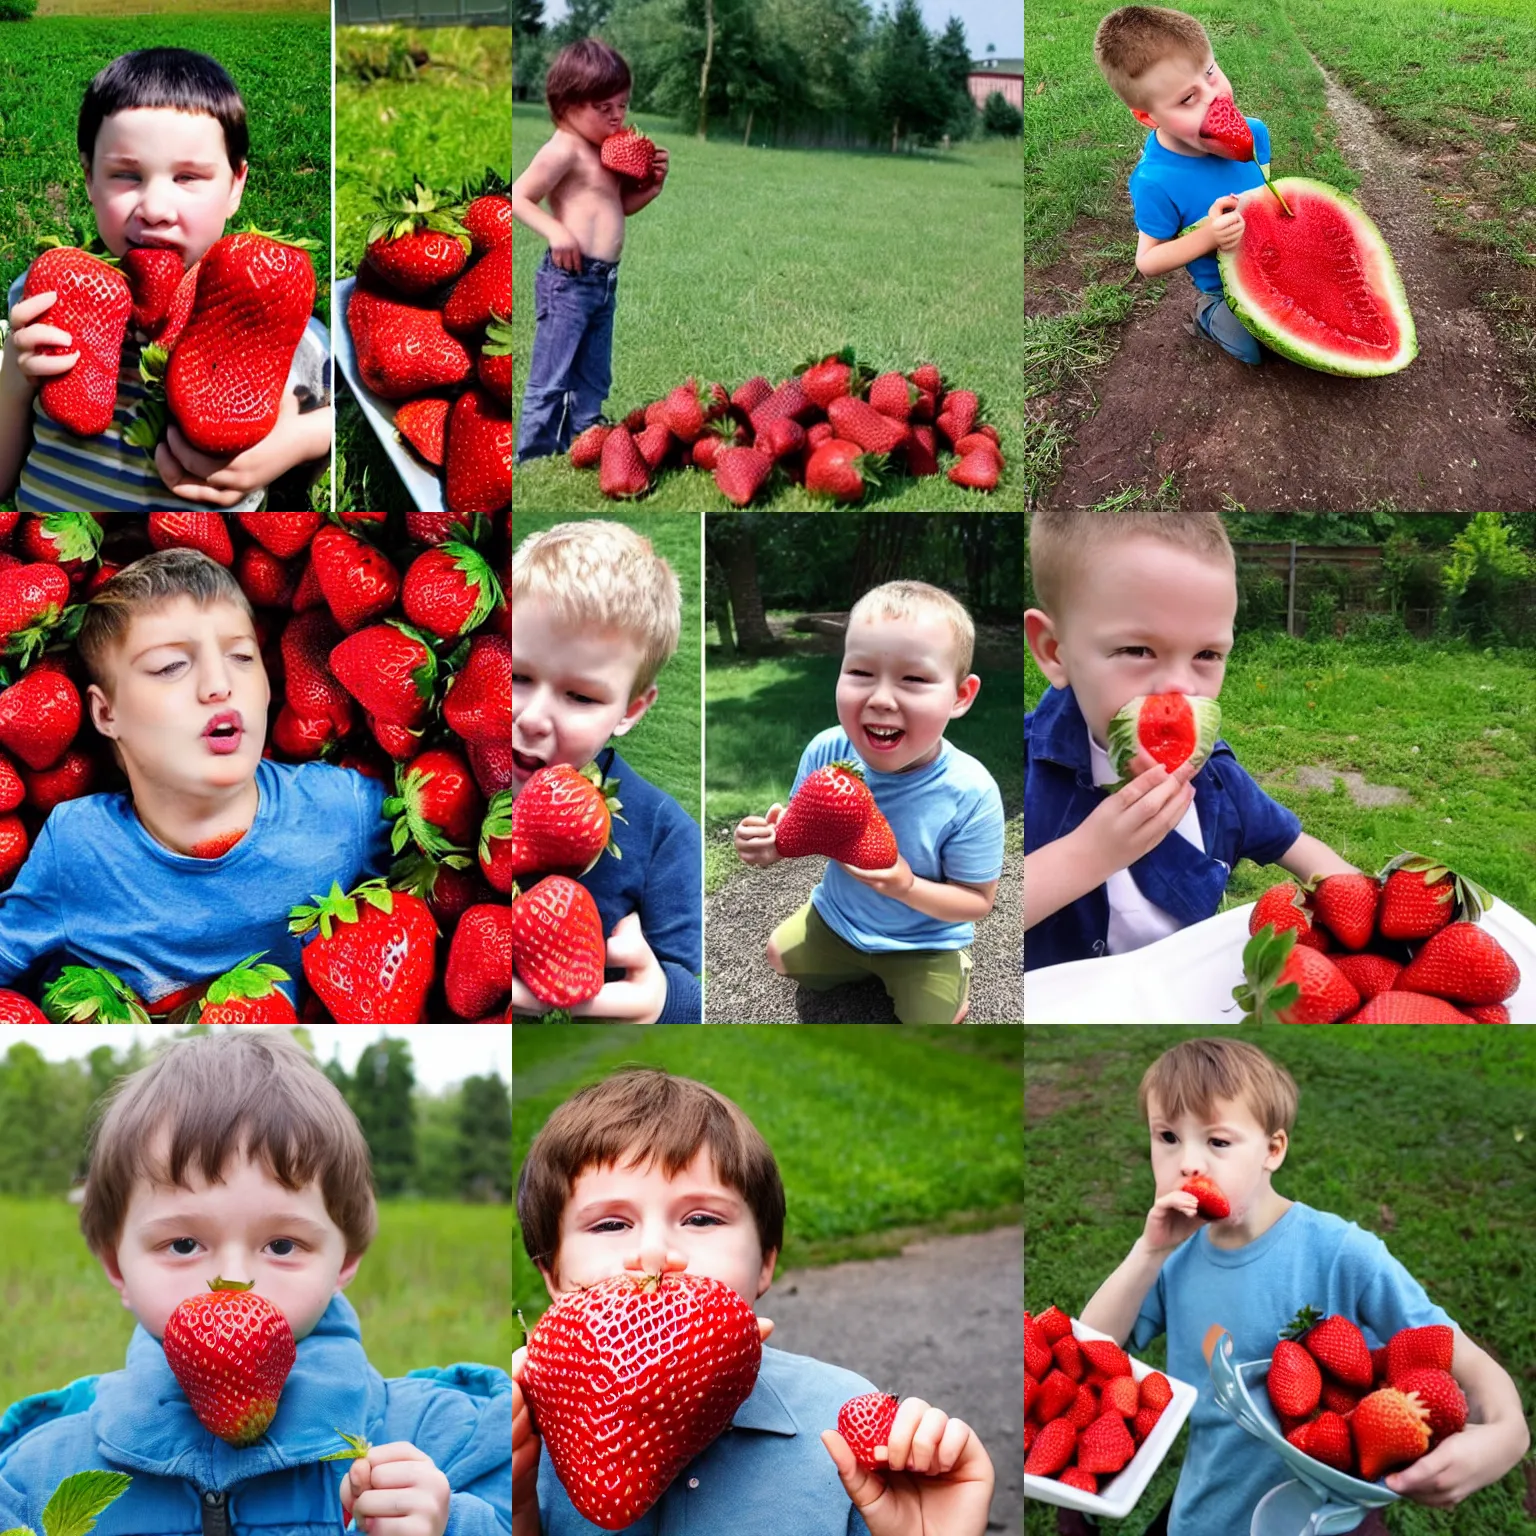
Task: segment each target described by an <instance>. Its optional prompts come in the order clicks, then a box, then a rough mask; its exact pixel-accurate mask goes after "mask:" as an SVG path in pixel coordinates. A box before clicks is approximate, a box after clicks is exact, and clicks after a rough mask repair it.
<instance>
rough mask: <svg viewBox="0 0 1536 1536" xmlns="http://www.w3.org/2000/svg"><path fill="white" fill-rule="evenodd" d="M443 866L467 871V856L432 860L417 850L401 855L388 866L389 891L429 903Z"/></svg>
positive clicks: (430, 856)
mask: <svg viewBox="0 0 1536 1536" xmlns="http://www.w3.org/2000/svg"><path fill="white" fill-rule="evenodd" d="M445 864H446V865H448V866H450V867H451V868H453V869H468V868H469V864H470V859H469V855H468V854H467V853H450V854H448V855H447V856H446V857H445V858H441V859H434V858H433V857H432V855H431V854H429V853H421V852H419V851H417V850H412V851H411V852H410V853H407V854H402V855H401V857H400V858H398V859H396V860H395V862H394V863H393V864H391V865H390V866H389V877H388V878H389V886H390V889H391V890H394V891H404V892H405V893H406V894H408V895H411V896H419V897H421V899H422V900H423V901H430V900H431V898H432V892H433V891H434V890H436V888H437V877H438V874H439V872H440V871H441V870H442V867H443V866H444V865H445Z"/></svg>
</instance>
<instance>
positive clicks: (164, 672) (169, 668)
mask: <svg viewBox="0 0 1536 1536" xmlns="http://www.w3.org/2000/svg"><path fill="white" fill-rule="evenodd" d="M184 666H186V662H184V661H172V662H168V663H167V664H166V665H165V666H163V667H156V668H155V674H154V675H155V676H156V677H169V676H170V675H171V674H172V673H173V672H175V671H177V670H178V669H179V668H181V667H184Z"/></svg>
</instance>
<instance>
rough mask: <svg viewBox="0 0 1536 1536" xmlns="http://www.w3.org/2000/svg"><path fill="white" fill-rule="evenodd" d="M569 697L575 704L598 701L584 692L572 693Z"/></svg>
mask: <svg viewBox="0 0 1536 1536" xmlns="http://www.w3.org/2000/svg"><path fill="white" fill-rule="evenodd" d="M571 698H572V700H574V701H575V702H576V703H577V704H596V703H597V702H598V701H597V700H596V699H594V698H592V697H591V696H590V695H589V694H585V693H572V694H571Z"/></svg>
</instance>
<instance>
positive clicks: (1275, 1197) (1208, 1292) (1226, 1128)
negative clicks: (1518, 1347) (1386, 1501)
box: [1062, 1037, 1530, 1536]
mask: <svg viewBox="0 0 1536 1536" xmlns="http://www.w3.org/2000/svg"><path fill="white" fill-rule="evenodd" d="M1138 1097H1139V1103H1140V1111H1141V1114H1142V1116H1143V1117H1144V1118H1145V1120H1146V1126H1147V1132H1148V1136H1149V1139H1150V1143H1151V1161H1152V1177H1153V1180H1154V1183H1155V1195H1154V1198H1153V1202H1152V1205H1151V1208H1150V1209H1149V1210H1148V1212H1147V1218H1146V1222H1145V1225H1144V1228H1143V1230H1142V1234H1141V1236H1140V1237H1138V1238H1137V1240H1136V1242H1135V1243H1134V1244H1133V1245H1132V1247H1131V1251H1130V1253H1129V1254H1128V1255H1127V1256H1126V1259H1125V1261H1124V1262H1123V1263H1122V1264H1121V1265H1120V1267H1119V1268H1118V1269H1116V1270H1115V1272H1114V1273H1113V1274H1112V1275H1110V1277H1109V1278H1108V1279H1107V1280H1105V1282H1104V1283H1103V1284H1102V1285H1101V1286H1100V1287H1099V1288H1098V1290H1097V1291H1096V1292H1095V1293H1094V1295H1093V1298H1092V1299H1091V1300H1090V1301H1089V1302H1088V1304H1087V1305H1086V1306H1085V1307H1084V1308H1083V1310H1082V1314H1081V1316H1082V1321H1083V1322H1084V1323H1086V1324H1087V1325H1088V1326H1089V1327H1090V1328H1097V1329H1098V1330H1099V1331H1100V1332H1101V1333H1107V1334H1109V1335H1110V1337H1111V1338H1113V1339H1114V1340H1115V1341H1116V1342H1117V1343H1120V1344H1122V1345H1125V1346H1126V1347H1127V1348H1129V1349H1130V1350H1131V1351H1132V1352H1133V1353H1135V1352H1140V1351H1142V1350H1144V1349H1145V1348H1146V1347H1147V1345H1148V1344H1150V1343H1151V1342H1152V1340H1153V1339H1155V1338H1157V1337H1158V1335H1159V1334H1167V1336H1168V1371H1169V1374H1170V1375H1173V1376H1177V1377H1180V1378H1181V1379H1183V1380H1184V1381H1188V1382H1193V1383H1196V1384H1197V1385H1198V1386H1199V1391H1200V1401H1199V1402H1198V1403H1197V1404H1196V1406H1195V1409H1194V1411H1193V1413H1192V1414H1191V1415H1190V1439H1189V1447H1188V1449H1187V1450H1186V1451H1185V1454H1184V1465H1183V1467H1182V1469H1181V1471H1180V1473H1179V1484H1178V1488H1177V1489H1176V1490H1175V1492H1174V1496H1173V1504H1172V1507H1171V1509H1170V1510H1169V1511H1166V1512H1165V1515H1164V1517H1162V1518H1161V1521H1160V1522H1154V1524H1153V1525H1152V1526H1150V1527H1148V1530H1149V1531H1153V1530H1161V1531H1166V1532H1168V1533H1169V1536H1212V1533H1213V1532H1217V1531H1222V1532H1228V1531H1246V1530H1247V1529H1248V1526H1249V1522H1250V1520H1251V1519H1252V1517H1253V1511H1254V1507H1255V1506H1256V1505H1257V1503H1258V1501H1259V1499H1260V1498H1261V1497H1262V1496H1263V1495H1264V1494H1265V1493H1266V1492H1267V1491H1268V1490H1269V1489H1270V1488H1273V1487H1274V1486H1275V1485H1276V1484H1278V1483H1283V1482H1285V1481H1286V1480H1287V1478H1288V1477H1289V1476H1290V1473H1289V1471H1288V1469H1287V1468H1286V1466H1285V1464H1284V1463H1283V1462H1282V1461H1281V1460H1280V1458H1279V1457H1278V1456H1276V1455H1275V1454H1274V1453H1273V1452H1271V1451H1268V1450H1265V1449H1264V1448H1263V1447H1262V1446H1260V1445H1259V1444H1258V1442H1257V1441H1255V1440H1254V1439H1253V1437H1252V1436H1251V1435H1249V1433H1248V1432H1247V1430H1245V1429H1243V1428H1242V1426H1241V1425H1239V1424H1238V1423H1237V1421H1236V1420H1235V1419H1233V1418H1231V1417H1230V1416H1229V1415H1227V1414H1226V1413H1224V1412H1222V1410H1221V1409H1219V1408H1218V1407H1217V1406H1216V1403H1215V1400H1214V1398H1213V1396H1212V1388H1211V1375H1210V1371H1209V1370H1208V1369H1207V1368H1206V1363H1205V1359H1204V1355H1203V1344H1204V1340H1205V1337H1206V1334H1207V1332H1208V1331H1209V1330H1210V1328H1211V1327H1212V1325H1213V1324H1219V1325H1220V1326H1221V1327H1223V1328H1224V1329H1226V1331H1227V1332H1228V1333H1230V1334H1231V1336H1232V1340H1233V1345H1234V1354H1233V1358H1234V1359H1235V1360H1239V1361H1243V1360H1257V1359H1264V1358H1267V1357H1268V1356H1269V1354H1270V1353H1271V1352H1272V1351H1273V1349H1274V1347H1275V1340H1276V1339H1277V1338H1278V1337H1279V1336H1280V1334H1281V1332H1282V1331H1283V1330H1284V1329H1285V1328H1286V1327H1287V1326H1288V1325H1289V1324H1290V1323H1291V1321H1292V1319H1293V1318H1294V1317H1295V1315H1296V1314H1297V1312H1299V1311H1300V1310H1301V1308H1302V1307H1304V1306H1310V1307H1312V1308H1314V1309H1315V1310H1316V1311H1317V1313H1318V1314H1319V1316H1320V1317H1325V1316H1333V1315H1338V1316H1342V1317H1345V1318H1347V1319H1348V1320H1349V1321H1351V1322H1353V1323H1355V1324H1357V1325H1358V1326H1359V1328H1360V1329H1361V1330H1362V1332H1364V1334H1365V1336H1366V1343H1367V1344H1368V1345H1370V1346H1371V1347H1373V1348H1376V1347H1380V1346H1381V1345H1384V1344H1385V1343H1386V1342H1387V1340H1388V1339H1389V1338H1390V1337H1391V1336H1392V1335H1393V1334H1394V1333H1396V1332H1397V1331H1398V1330H1399V1329H1402V1328H1422V1327H1427V1326H1429V1325H1431V1324H1442V1325H1446V1326H1449V1327H1452V1328H1455V1352H1454V1355H1453V1357H1452V1361H1451V1374H1452V1375H1453V1376H1454V1377H1455V1378H1456V1380H1457V1382H1458V1383H1460V1385H1461V1388H1462V1390H1463V1391H1464V1392H1465V1393H1466V1396H1467V1401H1468V1403H1469V1404H1470V1405H1471V1413H1470V1416H1469V1422H1468V1424H1467V1427H1466V1428H1465V1429H1464V1430H1463V1431H1462V1432H1461V1433H1460V1434H1456V1435H1451V1436H1449V1437H1448V1438H1447V1439H1445V1440H1444V1441H1442V1442H1441V1443H1440V1444H1439V1445H1438V1446H1437V1447H1436V1448H1435V1449H1434V1450H1432V1451H1430V1452H1429V1453H1428V1454H1427V1455H1426V1456H1424V1457H1422V1458H1420V1459H1419V1460H1418V1461H1416V1462H1415V1463H1413V1465H1412V1466H1409V1467H1406V1468H1404V1469H1403V1470H1402V1471H1400V1472H1393V1473H1391V1474H1390V1475H1389V1476H1388V1477H1387V1479H1386V1483H1387V1487H1388V1488H1390V1489H1391V1490H1392V1491H1393V1492H1394V1493H1400V1494H1402V1495H1404V1496H1405V1497H1407V1498H1412V1499H1416V1500H1418V1501H1419V1502H1420V1503H1424V1504H1437V1505H1453V1504H1456V1503H1459V1502H1460V1501H1461V1500H1462V1499H1464V1498H1466V1497H1467V1496H1468V1495H1469V1494H1471V1493H1473V1492H1475V1491H1476V1490H1477V1489H1479V1488H1482V1487H1486V1486H1487V1485H1488V1484H1489V1483H1491V1482H1494V1481H1496V1480H1497V1479H1498V1478H1500V1477H1502V1476H1503V1475H1504V1473H1505V1472H1507V1471H1508V1470H1509V1469H1510V1468H1511V1467H1512V1466H1514V1465H1515V1464H1516V1463H1517V1462H1519V1460H1520V1458H1521V1457H1522V1456H1524V1454H1525V1452H1526V1449H1527V1447H1528V1446H1529V1444H1530V1434H1529V1431H1528V1430H1527V1429H1526V1425H1525V1418H1524V1412H1523V1409H1522V1407H1521V1403H1520V1395H1519V1393H1518V1392H1517V1391H1516V1389H1515V1385H1514V1383H1513V1382H1512V1381H1511V1380H1510V1378H1509V1377H1508V1375H1506V1373H1505V1372H1504V1371H1503V1369H1502V1368H1501V1367H1500V1366H1499V1365H1498V1364H1497V1362H1496V1361H1494V1360H1493V1359H1492V1358H1491V1357H1490V1356H1489V1355H1488V1354H1487V1353H1486V1352H1485V1351H1483V1350H1482V1349H1480V1348H1479V1347H1478V1346H1477V1345H1476V1344H1474V1343H1473V1342H1472V1341H1471V1339H1469V1338H1468V1337H1467V1336H1466V1334H1464V1333H1463V1332H1462V1331H1461V1329H1460V1328H1457V1327H1456V1324H1455V1322H1454V1321H1453V1320H1452V1318H1451V1317H1450V1316H1449V1315H1448V1314H1447V1313H1446V1312H1445V1311H1444V1310H1443V1309H1442V1308H1440V1307H1438V1306H1436V1305H1435V1303H1434V1302H1432V1301H1431V1300H1430V1299H1429V1297H1428V1296H1427V1295H1426V1294H1425V1293H1424V1288H1423V1286H1421V1285H1420V1284H1419V1282H1418V1281H1417V1280H1415V1279H1414V1278H1413V1276H1412V1275H1410V1274H1409V1273H1408V1271H1407V1270H1406V1269H1404V1268H1403V1266H1402V1264H1400V1263H1399V1262H1398V1260H1396V1259H1395V1258H1393V1257H1392V1255H1391V1253H1390V1252H1388V1250H1387V1246H1386V1244H1385V1243H1383V1242H1382V1240H1381V1239H1380V1238H1379V1237H1377V1236H1375V1235H1374V1234H1373V1233H1370V1232H1366V1231H1363V1230H1362V1229H1361V1228H1360V1227H1358V1226H1356V1225H1355V1224H1354V1223H1353V1222H1349V1221H1345V1220H1344V1219H1343V1218H1342V1217H1339V1216H1334V1215H1331V1214H1329V1213H1328V1212H1326V1211H1318V1210H1314V1209H1313V1208H1312V1207H1310V1206H1307V1205H1303V1204H1301V1203H1300V1202H1299V1201H1294V1200H1289V1199H1287V1198H1286V1197H1285V1196H1284V1195H1282V1194H1281V1193H1279V1191H1278V1190H1276V1189H1275V1187H1274V1182H1273V1181H1274V1176H1275V1175H1276V1174H1277V1173H1278V1172H1279V1171H1280V1169H1281V1167H1282V1166H1283V1164H1284V1163H1285V1160H1286V1157H1287V1155H1288V1153H1289V1151H1290V1148H1291V1132H1292V1129H1293V1127H1294V1125H1295V1123H1296V1112H1297V1104H1298V1099H1299V1095H1298V1092H1297V1088H1296V1083H1295V1080H1294V1079H1293V1078H1292V1077H1291V1075H1290V1073H1289V1072H1287V1071H1286V1070H1285V1068H1284V1067H1282V1066H1279V1065H1277V1064H1276V1063H1275V1062H1273V1061H1271V1060H1270V1058H1269V1057H1268V1056H1266V1055H1265V1054H1264V1053H1263V1052H1262V1051H1261V1050H1260V1049H1259V1048H1258V1047H1257V1046H1255V1045H1251V1044H1249V1043H1248V1042H1247V1041H1244V1040H1234V1039H1229V1038H1222V1037H1218V1038H1214V1039H1204V1040H1186V1041H1184V1042H1183V1043H1181V1044H1179V1045H1176V1046H1174V1047H1173V1049H1172V1050H1169V1051H1165V1052H1164V1053H1163V1054H1162V1055H1161V1056H1159V1057H1158V1058H1157V1060H1156V1061H1154V1062H1153V1063H1152V1065H1151V1066H1150V1067H1148V1068H1147V1071H1146V1073H1145V1075H1144V1076H1143V1077H1142V1080H1141V1087H1140V1091H1139V1095H1138ZM1197 1174H1203V1175H1204V1176H1206V1177H1207V1178H1209V1179H1212V1180H1214V1181H1215V1183H1216V1184H1217V1185H1219V1186H1220V1188H1221V1190H1222V1192H1223V1193H1224V1194H1225V1195H1226V1197H1227V1199H1228V1201H1229V1202H1230V1203H1231V1207H1232V1211H1231V1214H1230V1215H1229V1216H1226V1217H1224V1218H1223V1219H1222V1220H1220V1221H1206V1220H1203V1219H1202V1218H1201V1217H1199V1216H1197V1215H1196V1214H1195V1211H1196V1206H1197V1204H1198V1202H1197V1201H1196V1199H1195V1197H1194V1196H1193V1195H1190V1194H1185V1193H1184V1191H1183V1189H1182V1185H1184V1184H1185V1183H1186V1182H1187V1181H1188V1180H1189V1179H1191V1178H1193V1177H1194V1176H1195V1175H1197ZM1202 1229H1203V1230H1202ZM1372 1528H1374V1529H1377V1530H1380V1531H1382V1532H1385V1529H1386V1527H1385V1526H1383V1525H1376V1526H1374V1527H1372ZM1062 1529H1063V1530H1064V1531H1066V1530H1073V1529H1080V1527H1075V1526H1073V1525H1072V1524H1071V1522H1069V1521H1064V1522H1063V1523H1062ZM1361 1529H1362V1530H1363V1529H1366V1527H1361Z"/></svg>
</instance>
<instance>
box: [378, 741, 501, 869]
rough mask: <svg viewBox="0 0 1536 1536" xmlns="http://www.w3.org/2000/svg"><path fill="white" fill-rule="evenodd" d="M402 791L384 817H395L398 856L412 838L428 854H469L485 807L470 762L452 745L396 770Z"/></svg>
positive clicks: (390, 801)
mask: <svg viewBox="0 0 1536 1536" xmlns="http://www.w3.org/2000/svg"><path fill="white" fill-rule="evenodd" d="M395 787H396V793H395V794H393V795H391V796H390V797H389V798H388V799H386V800H385V802H384V805H383V815H384V816H385V817H386V818H394V819H395V826H394V832H393V836H392V838H391V846H392V847H393V849H394V851H395V852H396V853H399V852H400V850H401V849H402V848H404V847H405V844H406V841H407V840H408V839H412V840H414V841H415V843H416V846H417V847H418V848H420V849H422V850H423V851H424V852H426V853H433V854H437V855H439V856H441V855H445V854H449V853H463V852H464V851H465V850H466V849H467V848H468V847H469V846H470V844H471V841H472V839H473V838H474V835H475V833H476V832H477V831H478V830H479V828H480V817H481V813H482V812H483V811H484V809H485V803H484V801H483V800H482V799H481V798H480V789H479V786H478V785H477V784H476V783H475V780H474V776H473V775H472V774H471V773H470V771H469V764H468V763H466V762H465V761H464V758H463V757H462V755H461V754H459V753H458V752H455V751H454V750H453V749H452V748H450V747H434V748H432V749H431V750H430V751H427V752H423V753H421V754H420V755H419V756H418V757H416V758H414V759H412V761H411V762H410V764H409V765H408V766H404V767H401V768H398V769H397V770H396V772H395Z"/></svg>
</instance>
